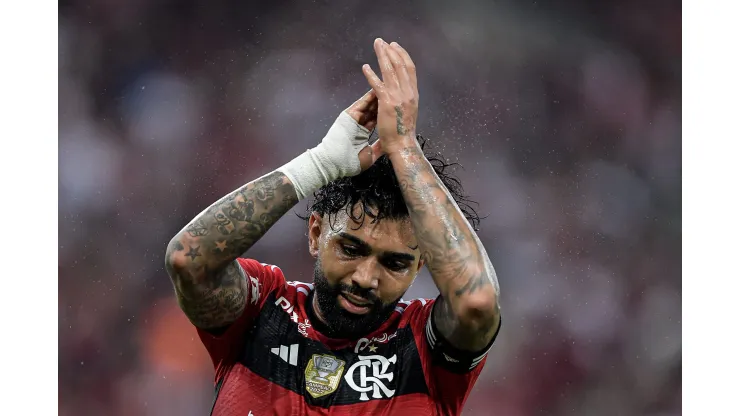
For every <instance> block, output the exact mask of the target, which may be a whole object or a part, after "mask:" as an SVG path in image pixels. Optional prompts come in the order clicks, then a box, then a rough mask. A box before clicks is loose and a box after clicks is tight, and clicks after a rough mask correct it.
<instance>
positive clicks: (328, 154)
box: [278, 112, 370, 199]
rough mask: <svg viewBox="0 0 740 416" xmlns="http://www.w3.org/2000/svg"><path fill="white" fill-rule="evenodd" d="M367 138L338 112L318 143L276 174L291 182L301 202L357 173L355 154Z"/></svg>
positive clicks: (349, 119)
mask: <svg viewBox="0 0 740 416" xmlns="http://www.w3.org/2000/svg"><path fill="white" fill-rule="evenodd" d="M369 137H370V132H369V131H368V130H367V129H365V128H364V127H362V126H360V125H359V124H357V122H356V121H355V120H354V119H353V118H352V117H351V116H350V115H349V114H347V113H345V112H342V114H340V115H339V117H337V119H336V121H335V122H334V124H332V126H331V128H330V129H329V132H328V133H327V134H326V136H325V137H324V139H323V140H322V141H321V143H319V144H318V145H317V146H316V147H314V148H312V149H309V150H307V151H305V152H304V153H303V154H301V155H299V156H298V157H296V158H295V159H293V160H291V161H290V162H288V163H286V164H285V165H283V166H282V167H280V168H279V169H278V171H280V172H282V173H283V174H285V176H287V177H288V179H289V180H290V181H291V183H292V184H293V187H294V188H295V190H296V195H297V196H298V199H304V198H306V197H308V196H310V195H311V194H313V193H314V192H316V191H317V190H318V189H319V188H321V187H322V186H325V185H327V184H328V183H329V182H332V181H334V180H337V179H339V178H343V177H345V176H352V175H356V174H358V173H360V170H361V168H360V158H359V153H360V151H361V150H362V148H364V147H365V146H367V140H368V138H369Z"/></svg>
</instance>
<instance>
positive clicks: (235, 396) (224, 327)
mask: <svg viewBox="0 0 740 416" xmlns="http://www.w3.org/2000/svg"><path fill="white" fill-rule="evenodd" d="M374 48H375V52H376V55H377V57H378V63H379V66H380V69H381V75H382V80H381V79H380V78H379V77H378V76H377V75H376V74H375V72H373V70H372V69H370V67H369V66H368V65H365V66H363V73H364V74H365V77H366V78H367V80H368V82H369V83H370V86H371V87H372V90H371V91H370V92H368V93H367V94H365V96H363V97H362V98H361V99H360V100H359V101H357V102H356V103H354V104H353V105H352V106H350V107H349V108H348V109H347V110H346V111H345V112H343V113H342V114H341V115H340V116H339V118H338V119H337V121H336V122H335V123H334V125H333V126H332V127H331V129H330V130H329V133H328V134H327V136H326V137H325V138H324V139H323V141H322V142H321V143H320V144H319V145H318V146H317V147H315V148H313V149H310V150H308V151H306V152H305V153H304V154H302V155H300V156H298V157H297V158H296V159H294V160H292V161H291V162H289V163H288V164H286V165H285V166H283V167H281V168H279V169H277V170H276V171H274V172H272V173H270V174H267V175H265V176H263V177H261V178H259V179H256V180H255V181H253V182H250V183H248V184H246V185H245V186H243V187H241V188H239V189H237V190H236V191H234V192H232V193H231V194H229V195H226V196H225V197H223V198H222V199H220V200H219V201H218V202H216V203H215V204H213V205H212V206H210V207H209V208H207V209H206V210H205V211H204V212H202V213H201V214H200V215H198V216H197V217H196V218H195V219H193V221H192V222H190V224H189V225H188V226H187V227H185V229H183V230H182V231H181V232H180V233H178V235H176V236H175V237H174V238H173V239H172V241H171V242H170V244H169V246H168V249H167V256H166V266H167V270H168V272H169V274H170V276H171V278H172V281H173V282H174V285H175V289H176V293H177V298H178V301H179V303H180V306H181V307H182V310H183V311H184V312H185V314H186V315H187V316H188V318H189V319H190V321H191V322H192V323H193V324H194V325H195V326H196V327H197V328H198V333H199V336H200V338H201V340H202V342H203V344H204V345H205V346H206V348H207V350H208V352H209V354H210V356H211V358H212V360H213V363H214V366H215V367H216V399H215V401H214V406H213V409H212V414H213V415H218V416H222V415H247V414H252V415H254V416H265V415H314V414H316V415H318V414H321V415H347V416H349V415H395V414H401V413H403V414H404V415H406V416H412V415H457V414H460V413H461V411H462V408H463V404H464V402H465V400H466V398H467V396H468V394H469V392H470V389H471V388H472V386H473V384H474V382H475V380H476V379H477V377H478V375H479V374H480V371H481V369H482V367H483V363H484V362H485V356H486V353H487V352H488V350H489V348H490V346H491V345H492V343H493V341H494V339H495V337H496V334H497V333H498V329H499V327H500V314H499V307H498V293H499V290H498V282H497V280H496V274H495V272H494V270H493V267H492V265H491V262H490V260H489V259H488V256H487V255H486V251H485V249H484V248H483V245H482V244H481V242H480V241H479V239H478V238H477V236H476V234H475V232H474V230H473V227H472V226H471V225H470V224H469V223H468V220H467V219H466V215H464V214H463V212H465V213H467V216H468V217H469V218H470V219H471V220H472V221H473V222H475V221H477V217H476V216H475V214H474V212H473V211H472V210H470V207H469V206H468V205H467V204H465V201H466V200H465V198H464V196H463V195H462V193H461V191H462V190H461V187H460V183H459V182H458V181H457V180H456V179H454V178H452V177H451V176H449V174H448V173H446V172H445V169H446V168H447V167H448V166H449V165H446V164H445V163H444V162H442V161H441V160H439V159H436V158H431V157H430V158H427V157H425V155H424V153H423V141H422V142H420V141H419V140H418V139H417V136H416V119H417V113H418V91H417V83H416V72H415V67H414V64H413V62H412V60H411V58H410V57H409V55H408V53H407V52H406V51H405V50H404V49H403V48H402V47H401V46H399V45H398V44H397V43H395V42H394V43H392V44H390V45H389V44H387V43H386V42H385V41H383V40H381V39H376V41H375V45H374ZM374 127H376V128H377V131H378V133H379V137H380V139H379V140H378V141H377V142H375V143H373V144H372V145H368V138H369V132H370V130H371V129H373V128H374ZM429 160H431V161H432V162H434V163H433V164H432V163H430V161H429ZM314 193H315V195H316V201H315V203H314V204H313V205H312V206H311V208H310V210H309V211H310V214H309V216H308V218H307V219H308V230H309V251H310V253H311V255H312V256H313V257H314V258H316V265H315V268H314V283H313V284H306V283H296V282H286V280H285V277H284V276H283V273H282V271H281V270H280V269H279V268H278V267H276V266H271V265H265V264H261V263H259V262H258V261H255V260H251V259H243V258H239V256H240V255H242V253H244V252H245V251H247V250H248V249H249V248H250V247H251V246H252V245H253V244H254V243H255V242H256V241H257V240H258V239H259V238H261V237H262V236H263V235H264V234H265V232H267V230H268V229H269V228H270V227H271V226H272V225H273V224H274V223H275V222H276V221H277V220H278V219H279V218H280V217H281V216H283V215H284V214H285V213H286V212H288V211H289V210H290V209H291V208H292V207H293V206H295V205H296V203H297V202H298V201H299V200H301V199H303V198H305V197H307V196H309V195H311V194H314ZM460 205H461V206H462V208H463V210H464V211H461V209H460ZM425 265H426V266H427V268H428V269H429V271H430V274H431V275H432V278H433V280H434V283H435V284H436V286H437V287H438V288H439V291H440V295H439V297H438V298H437V299H436V300H425V299H419V300H414V301H410V302H409V301H402V300H401V297H402V295H403V294H404V293H405V292H406V290H407V289H408V288H409V286H410V285H411V283H412V282H413V280H414V278H415V277H416V275H417V273H418V271H419V270H420V269H421V268H422V267H423V266H425Z"/></svg>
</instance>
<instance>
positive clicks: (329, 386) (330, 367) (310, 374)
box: [305, 354, 345, 399]
mask: <svg viewBox="0 0 740 416" xmlns="http://www.w3.org/2000/svg"><path fill="white" fill-rule="evenodd" d="M344 365H345V362H344V361H342V360H340V359H338V358H336V357H334V356H332V355H328V354H323V355H320V354H314V355H313V356H312V357H311V359H310V360H308V364H307V365H306V372H305V375H306V391H308V394H310V395H311V397H313V398H314V399H318V398H319V397H323V396H326V395H328V394H332V393H334V392H335V391H336V390H337V388H338V387H339V382H340V381H341V380H342V374H343V373H344Z"/></svg>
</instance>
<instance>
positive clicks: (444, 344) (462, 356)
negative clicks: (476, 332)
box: [424, 298, 501, 374]
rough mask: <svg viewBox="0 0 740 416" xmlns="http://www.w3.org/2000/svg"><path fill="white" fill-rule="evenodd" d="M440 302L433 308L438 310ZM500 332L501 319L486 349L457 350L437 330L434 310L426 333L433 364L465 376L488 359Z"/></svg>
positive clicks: (430, 315)
mask: <svg viewBox="0 0 740 416" xmlns="http://www.w3.org/2000/svg"><path fill="white" fill-rule="evenodd" d="M439 302H440V300H439V298H438V300H437V302H435V303H434V306H432V308H436V307H437V305H438V304H439ZM500 330H501V319H499V323H498V328H496V333H495V334H493V338H492V339H491V341H490V342H489V343H488V345H486V347H485V348H483V349H482V350H480V351H478V352H471V351H463V350H461V349H458V348H455V347H454V346H453V345H452V344H450V342H449V341H447V340H446V339H445V338H444V337H443V336H442V334H440V332H439V330H438V329H437V325H436V324H435V322H434V310H432V312H431V313H430V314H429V318H428V319H427V324H426V325H425V330H424V332H425V335H426V339H427V343H428V344H429V349H430V350H432V363H434V365H436V366H439V367H442V368H444V369H445V370H448V371H450V372H452V373H457V374H464V373H467V372H469V371H471V370H473V369H474V368H475V367H477V366H478V364H480V362H481V361H483V359H484V358H486V355H487V354H488V351H489V350H490V349H491V347H493V343H494V341H496V337H497V336H498V333H499V331H500Z"/></svg>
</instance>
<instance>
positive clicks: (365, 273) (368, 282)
mask: <svg viewBox="0 0 740 416" xmlns="http://www.w3.org/2000/svg"><path fill="white" fill-rule="evenodd" d="M379 266H380V264H378V261H377V260H376V259H375V258H374V257H372V256H370V257H367V258H366V259H365V260H363V261H362V263H360V264H359V265H358V266H357V269H355V272H354V273H353V274H352V281H353V282H354V283H355V284H357V285H358V286H360V287H361V288H363V289H372V290H375V289H377V288H378V275H379V273H380V271H379Z"/></svg>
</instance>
